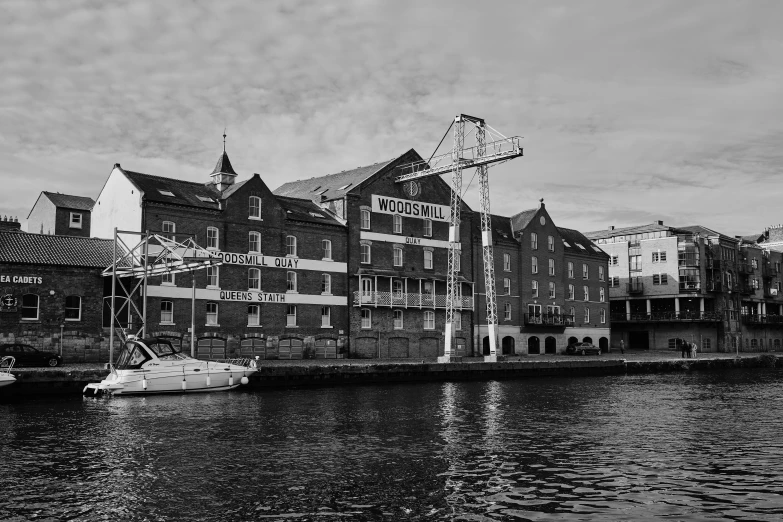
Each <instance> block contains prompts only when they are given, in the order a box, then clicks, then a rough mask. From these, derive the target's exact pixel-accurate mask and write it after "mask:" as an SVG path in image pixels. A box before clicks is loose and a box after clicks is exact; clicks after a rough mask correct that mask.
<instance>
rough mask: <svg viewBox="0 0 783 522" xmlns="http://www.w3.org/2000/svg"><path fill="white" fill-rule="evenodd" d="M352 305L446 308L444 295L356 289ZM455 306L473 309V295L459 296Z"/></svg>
mask: <svg viewBox="0 0 783 522" xmlns="http://www.w3.org/2000/svg"><path fill="white" fill-rule="evenodd" d="M353 305H354V306H387V307H389V308H446V295H445V294H434V295H433V294H410V293H407V294H406V293H399V292H366V291H356V292H354V293H353ZM456 307H457V308H461V309H463V310H473V296H467V297H465V296H463V297H461V298H459V299H458V300H457V304H456Z"/></svg>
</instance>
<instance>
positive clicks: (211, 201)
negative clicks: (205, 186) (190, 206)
mask: <svg viewBox="0 0 783 522" xmlns="http://www.w3.org/2000/svg"><path fill="white" fill-rule="evenodd" d="M196 197H197V198H198V199H200V200H201V201H203V202H205V203H214V202H215V200H214V199H212V198H208V197H206V196H196Z"/></svg>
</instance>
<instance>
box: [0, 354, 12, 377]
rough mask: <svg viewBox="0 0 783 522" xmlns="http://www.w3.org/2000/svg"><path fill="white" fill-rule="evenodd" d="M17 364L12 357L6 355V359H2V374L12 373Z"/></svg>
mask: <svg viewBox="0 0 783 522" xmlns="http://www.w3.org/2000/svg"><path fill="white" fill-rule="evenodd" d="M15 362H16V359H14V358H13V357H12V356H10V355H6V356H5V357H3V358H1V359H0V373H8V374H10V373H11V368H13V367H14V363H15Z"/></svg>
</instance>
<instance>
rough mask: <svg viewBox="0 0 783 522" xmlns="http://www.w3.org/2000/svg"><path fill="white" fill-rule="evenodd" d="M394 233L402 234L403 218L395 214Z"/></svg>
mask: <svg viewBox="0 0 783 522" xmlns="http://www.w3.org/2000/svg"><path fill="white" fill-rule="evenodd" d="M394 233H395V234H402V216H401V215H399V214H394Z"/></svg>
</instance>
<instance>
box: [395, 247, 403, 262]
mask: <svg viewBox="0 0 783 522" xmlns="http://www.w3.org/2000/svg"><path fill="white" fill-rule="evenodd" d="M394 266H402V247H397V246H396V247H394Z"/></svg>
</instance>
